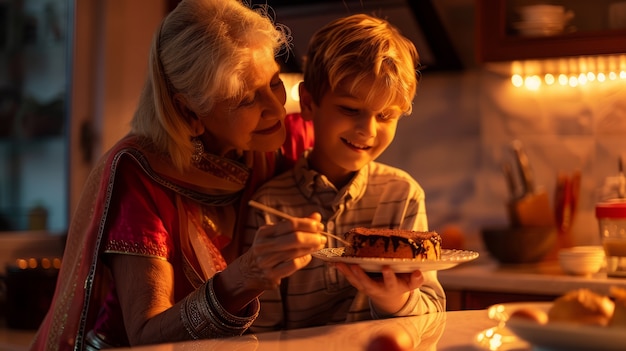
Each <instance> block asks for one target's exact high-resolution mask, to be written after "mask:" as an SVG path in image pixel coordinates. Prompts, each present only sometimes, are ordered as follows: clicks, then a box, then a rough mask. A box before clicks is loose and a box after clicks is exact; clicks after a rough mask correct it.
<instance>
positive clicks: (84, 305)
mask: <svg viewBox="0 0 626 351" xmlns="http://www.w3.org/2000/svg"><path fill="white" fill-rule="evenodd" d="M286 123H291V122H286ZM297 123H301V122H300V121H297ZM301 126H304V123H303V124H302V125H301ZM298 129H299V128H290V127H288V130H289V131H290V132H289V133H294V132H296V131H297V130H298ZM297 134H298V133H295V134H293V135H292V134H289V138H288V140H289V142H288V143H286V145H288V146H287V148H288V150H287V151H288V152H287V153H286V155H287V157H289V156H290V155H299V153H300V151H302V150H304V149H306V148H308V147H309V146H310V145H311V138H310V137H304V138H302V136H301V135H300V136H298V135H297ZM294 138H295V139H294ZM294 148H295V149H299V150H300V151H296V152H295V153H293V152H292V153H290V152H291V151H290V150H293V149H294ZM276 155H277V154H276V153H257V152H251V153H248V154H246V155H245V162H246V165H245V166H243V165H240V164H236V163H235V162H231V161H229V160H225V159H219V158H214V159H213V160H212V161H214V162H210V164H209V166H208V167H202V169H196V168H194V169H193V170H191V171H190V172H186V173H185V174H181V173H180V172H178V171H176V170H175V169H174V168H173V167H171V166H170V164H169V163H168V162H167V157H164V156H163V155H159V154H156V153H154V152H153V151H152V150H150V149H149V148H148V147H146V143H142V140H140V139H139V138H137V137H134V136H127V137H126V138H124V139H122V140H121V141H120V142H119V143H118V144H116V145H115V146H114V147H113V148H112V149H111V150H110V151H109V152H108V153H107V154H105V155H104V156H103V157H102V158H101V159H100V160H99V162H98V163H97V164H96V166H95V167H94V169H93V171H92V173H91V174H90V176H89V178H88V180H87V182H86V184H85V188H84V190H83V195H82V197H81V200H80V203H79V205H78V208H77V210H76V213H75V214H74V217H73V220H72V224H71V226H70V229H69V232H68V237H67V243H66V247H65V253H64V256H63V263H62V267H61V271H60V273H59V278H58V281H57V286H56V289H55V294H54V298H53V301H52V304H51V307H50V310H49V311H48V314H47V315H46V317H45V319H44V321H43V322H42V324H41V326H40V328H39V330H38V332H37V335H36V337H35V340H34V341H33V344H32V345H31V349H32V350H63V351H65V350H83V349H84V346H85V345H84V339H85V335H86V333H87V332H88V331H89V330H91V329H92V328H93V327H94V324H95V323H96V319H97V313H98V311H99V309H100V307H101V306H102V304H103V302H104V299H105V297H106V296H105V294H106V292H107V291H108V287H109V285H110V284H111V277H110V272H109V271H108V268H107V267H106V266H105V265H104V264H103V262H102V260H101V254H102V251H103V246H104V244H103V242H102V241H103V236H104V232H105V228H106V225H107V224H108V223H109V222H110V220H111V219H110V218H108V217H107V214H108V212H109V210H110V204H111V197H112V194H113V192H114V191H115V188H114V180H115V173H116V171H117V169H118V168H117V166H118V162H119V160H120V158H122V157H130V158H131V159H133V160H134V161H136V162H137V163H139V164H140V165H141V167H142V168H143V170H144V171H145V173H146V174H147V175H148V176H149V177H150V178H151V180H152V181H153V182H156V183H159V184H162V185H165V186H167V187H169V188H170V189H174V190H175V191H176V192H177V194H178V195H177V198H178V199H179V200H184V201H186V202H187V203H190V201H189V199H192V200H194V201H197V202H199V203H201V204H203V205H205V208H206V207H207V206H208V207H209V208H210V207H211V206H214V207H215V208H216V211H219V218H220V225H221V226H222V228H221V231H222V232H230V233H228V234H229V235H228V236H229V237H232V236H233V233H239V232H240V228H239V226H243V225H244V223H245V213H246V212H247V208H248V206H247V199H248V198H249V197H250V196H251V195H252V193H253V192H254V191H255V190H256V188H257V187H258V186H259V185H260V184H262V182H264V181H265V180H267V179H268V178H269V177H271V176H273V175H274V173H275V170H276V161H277V158H276ZM292 161H293V160H290V159H287V160H282V161H281V162H286V163H287V164H290V163H292ZM246 166H247V167H246ZM248 167H249V168H248ZM250 170H251V171H250ZM192 212H193V211H189V206H181V210H180V214H179V215H180V216H181V217H180V218H181V221H180V224H181V232H180V233H181V238H179V240H180V242H181V243H182V244H181V249H182V251H183V255H184V256H185V259H186V261H187V262H188V263H189V267H191V268H192V269H191V271H192V273H191V274H188V278H189V280H190V284H191V285H192V286H197V285H198V284H201V283H202V282H205V281H206V280H207V279H208V278H210V277H211V276H212V275H213V274H215V272H217V271H219V270H222V269H223V268H224V267H225V266H226V262H227V261H229V260H230V259H232V258H234V257H236V256H237V255H238V254H239V253H240V252H239V247H240V245H239V243H238V236H237V235H236V234H235V242H233V243H232V244H231V245H229V246H227V247H226V250H229V249H230V250H229V251H230V253H227V252H225V251H224V250H220V249H218V246H219V247H220V248H221V247H223V243H222V244H218V243H215V244H217V246H216V245H214V243H212V242H211V240H206V239H202V238H206V237H209V238H211V235H210V233H208V235H198V234H207V233H198V232H197V231H196V230H198V231H201V230H202V229H201V226H199V225H197V223H198V222H199V221H201V220H200V219H199V218H193V216H192V215H190V213H192ZM238 217H241V218H243V219H244V220H242V221H239V222H238V221H237V218H238ZM183 226H186V227H183ZM194 234H195V235H194ZM198 238H201V239H200V240H198Z"/></svg>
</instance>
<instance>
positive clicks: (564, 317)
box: [548, 289, 615, 326]
mask: <svg viewBox="0 0 626 351" xmlns="http://www.w3.org/2000/svg"><path fill="white" fill-rule="evenodd" d="M614 309H615V304H614V303H613V301H611V299H610V298H609V297H608V296H603V295H599V294H596V293H594V292H592V291H591V290H589V289H578V290H573V291H570V292H568V293H566V294H565V295H563V296H561V297H559V298H557V299H556V300H554V304H553V305H552V307H551V308H550V310H549V311H548V323H553V322H565V323H575V324H584V325H598V326H607V325H608V324H609V321H610V320H611V318H612V316H613V310H614Z"/></svg>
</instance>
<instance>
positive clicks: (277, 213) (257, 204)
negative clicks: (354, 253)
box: [248, 200, 351, 245]
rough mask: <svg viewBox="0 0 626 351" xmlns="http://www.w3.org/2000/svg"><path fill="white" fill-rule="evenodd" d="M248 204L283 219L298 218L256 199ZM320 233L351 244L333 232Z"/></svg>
mask: <svg viewBox="0 0 626 351" xmlns="http://www.w3.org/2000/svg"><path fill="white" fill-rule="evenodd" d="M248 205H250V206H251V207H254V208H256V209H258V210H261V211H264V212H267V213H270V214H273V215H275V216H277V217H280V218H283V219H296V218H297V217H294V216H292V215H289V214H287V213H285V212H281V211H279V210H277V209H275V208H272V207H269V206H267V205H263V204H262V203H260V202H257V201H254V200H250V201H248ZM319 233H320V234H322V235H325V236H328V237H331V238H334V239H336V240H338V241H340V242H342V243H344V244H346V245H351V244H350V243H349V242H348V241H347V240H345V239H343V238H340V237H338V236H337V235H334V234H331V233H328V232H319Z"/></svg>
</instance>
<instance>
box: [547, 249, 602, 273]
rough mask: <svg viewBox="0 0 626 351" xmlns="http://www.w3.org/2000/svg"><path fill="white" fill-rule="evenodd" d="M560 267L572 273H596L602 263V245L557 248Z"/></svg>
mask: <svg viewBox="0 0 626 351" xmlns="http://www.w3.org/2000/svg"><path fill="white" fill-rule="evenodd" d="M558 256H559V264H560V266H561V269H562V270H563V271H564V272H565V273H568V274H572V275H590V274H594V273H597V272H598V271H599V270H600V269H601V268H602V264H604V250H603V249H602V246H574V247H570V248H565V249H561V250H559V253H558Z"/></svg>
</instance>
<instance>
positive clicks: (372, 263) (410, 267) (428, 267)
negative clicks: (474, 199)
mask: <svg viewBox="0 0 626 351" xmlns="http://www.w3.org/2000/svg"><path fill="white" fill-rule="evenodd" d="M343 249H344V248H343V247H331V248H327V249H322V250H320V251H317V252H314V253H313V256H314V257H317V258H319V259H321V260H324V261H327V262H343V263H348V264H358V265H359V266H361V268H363V270H364V271H366V272H380V271H381V270H382V268H383V266H389V267H391V269H393V271H394V272H396V273H410V272H413V271H416V270H420V271H422V272H426V271H440V270H443V269H448V268H452V267H454V266H456V265H458V264H460V263H463V262H468V261H471V260H474V259H476V258H477V257H478V252H474V251H465V250H449V249H442V250H441V259H439V260H436V261H422V260H421V259H411V258H377V257H344V256H343Z"/></svg>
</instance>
